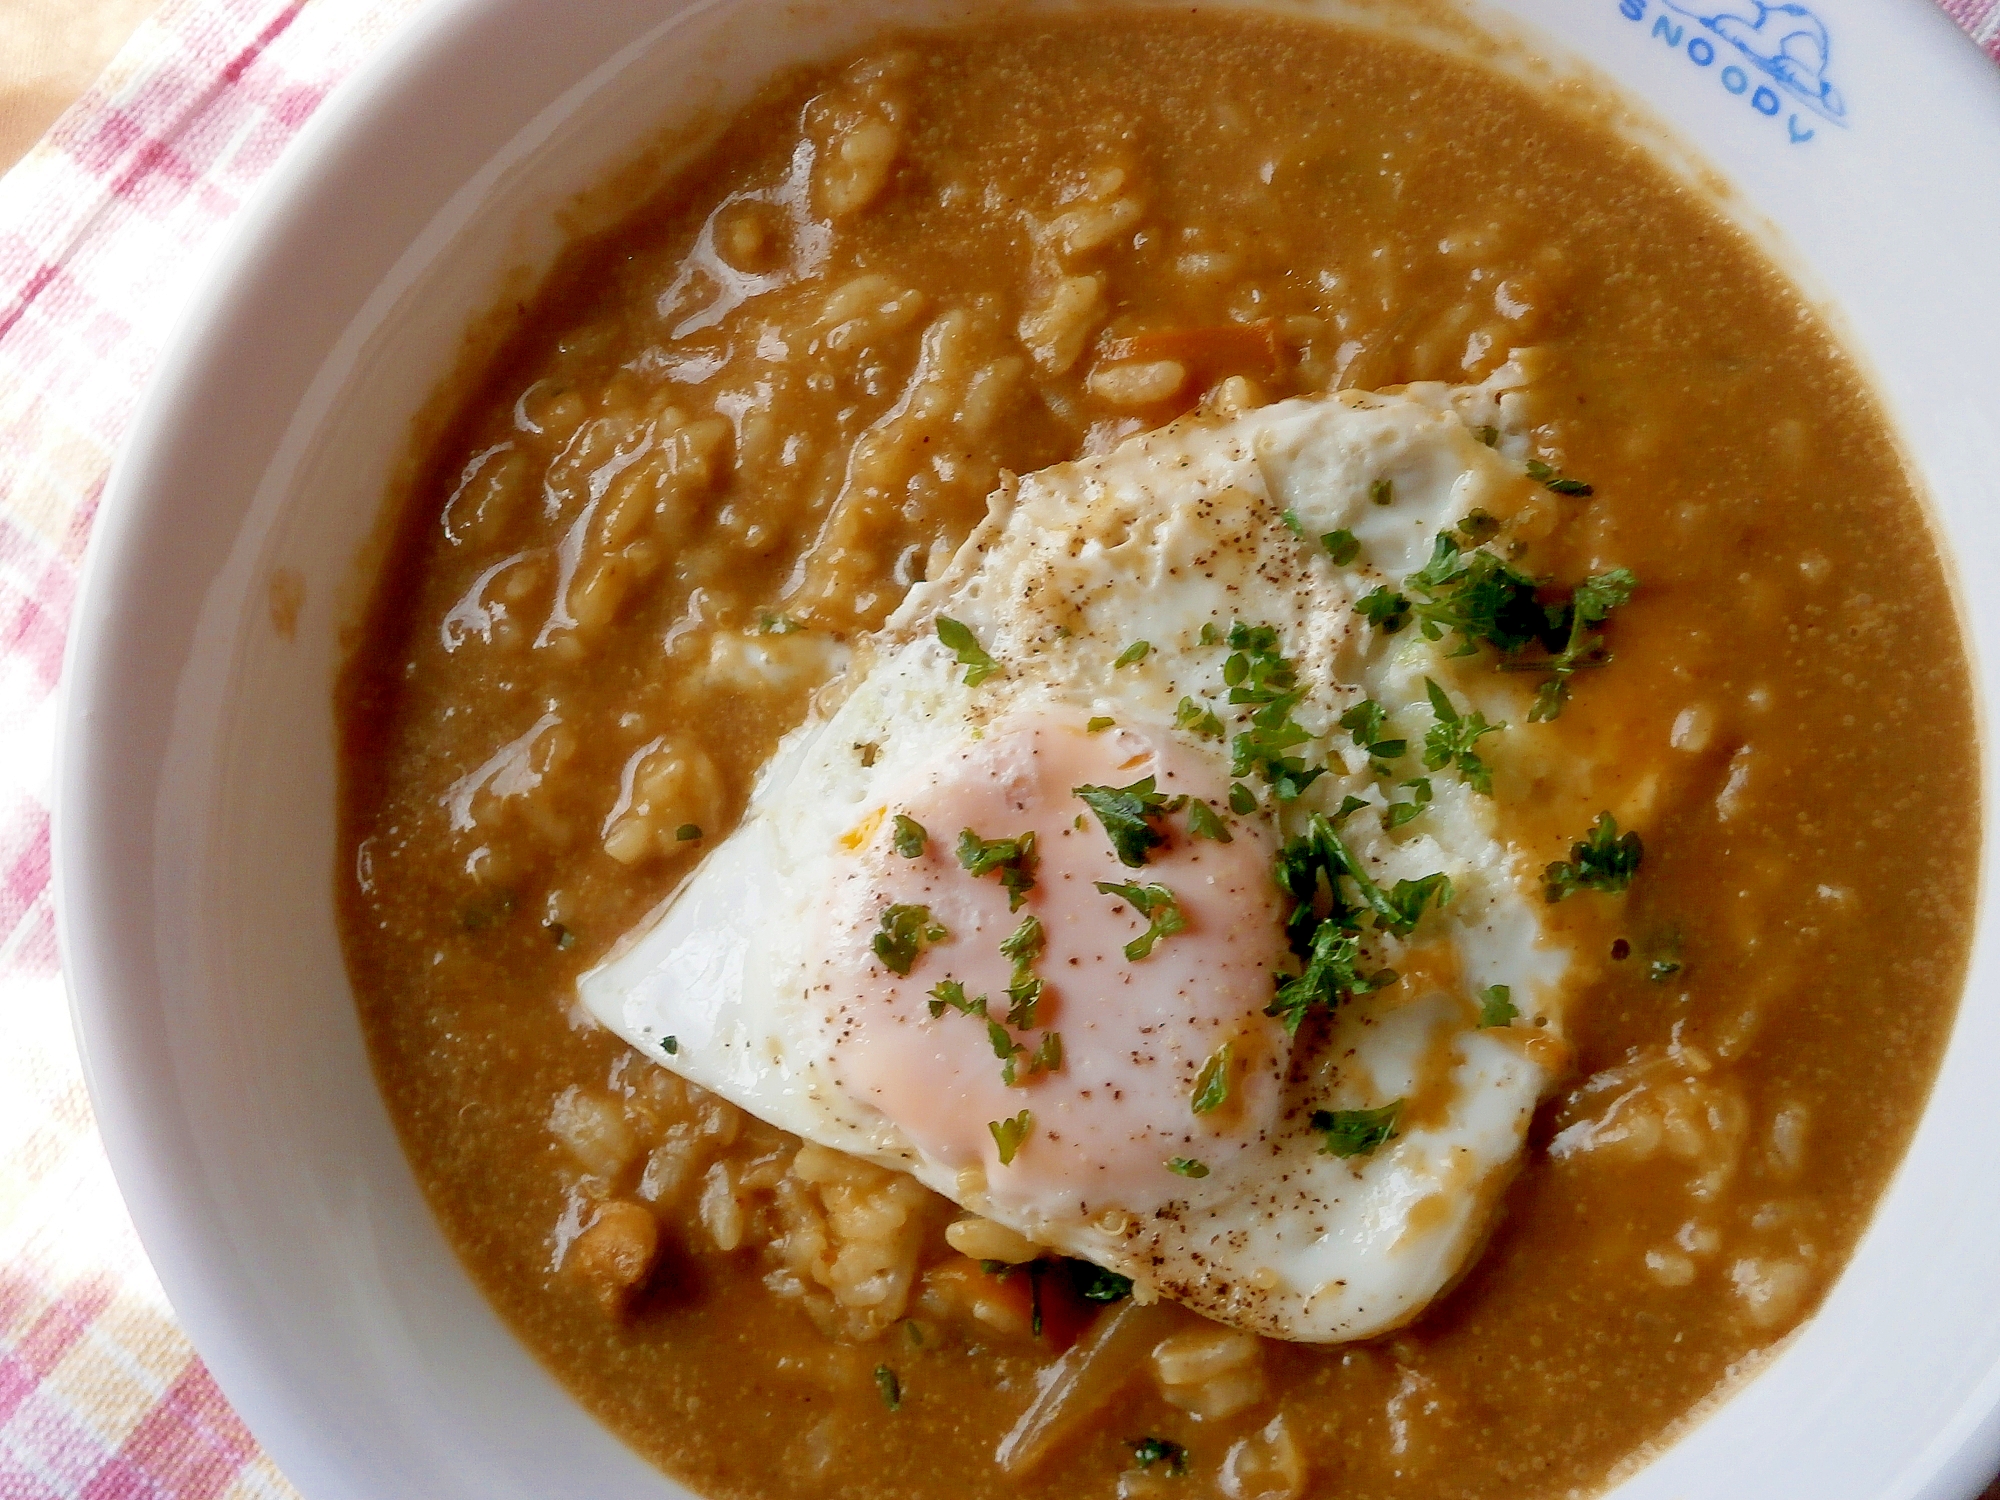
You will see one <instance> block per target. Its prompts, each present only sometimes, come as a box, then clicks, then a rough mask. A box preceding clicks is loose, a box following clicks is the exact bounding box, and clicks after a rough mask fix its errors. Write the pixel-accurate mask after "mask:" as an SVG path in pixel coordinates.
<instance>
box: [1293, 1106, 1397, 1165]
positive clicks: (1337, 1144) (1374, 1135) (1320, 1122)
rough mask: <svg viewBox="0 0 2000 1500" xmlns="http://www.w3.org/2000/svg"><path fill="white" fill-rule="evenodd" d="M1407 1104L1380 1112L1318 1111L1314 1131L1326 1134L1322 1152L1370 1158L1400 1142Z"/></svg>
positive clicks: (1383, 1107)
mask: <svg viewBox="0 0 2000 1500" xmlns="http://www.w3.org/2000/svg"><path fill="white" fill-rule="evenodd" d="M1402 1113H1403V1101H1402V1100H1401V1099H1398V1100H1396V1102H1395V1103H1393V1104H1385V1105H1383V1106H1382V1107H1381V1108H1380V1109H1316V1110H1314V1111H1313V1114H1312V1128H1313V1129H1314V1130H1319V1131H1323V1132H1325V1134H1326V1144H1325V1145H1324V1146H1323V1147H1321V1148H1320V1149H1321V1151H1322V1152H1324V1154H1326V1155H1328V1156H1368V1155H1370V1154H1372V1153H1373V1152H1374V1150H1375V1149H1376V1147H1378V1146H1382V1145H1384V1144H1386V1143H1388V1142H1389V1141H1393V1140H1394V1139H1395V1138H1396V1120H1397V1117H1398V1116H1400V1115H1401V1114H1402Z"/></svg>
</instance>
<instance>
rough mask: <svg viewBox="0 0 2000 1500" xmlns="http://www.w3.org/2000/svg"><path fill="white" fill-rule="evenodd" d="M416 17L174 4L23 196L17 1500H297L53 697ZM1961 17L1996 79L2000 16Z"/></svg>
mask: <svg viewBox="0 0 2000 1500" xmlns="http://www.w3.org/2000/svg"><path fill="white" fill-rule="evenodd" d="M420 3H421V0H168V3H167V4H166V5H165V7H164V8H163V9H162V10H161V11H160V13H159V14H158V15H157V16H156V18H155V19H154V20H153V21H151V22H149V23H148V24H147V25H145V26H144V27H143V28H142V29H141V30H140V32H139V33H138V34H137V35H136V36H135V37H134V38H133V40H132V42H131V44H130V45H129V46H128V47H127V48H126V49H125V50H124V52H122V53H121V54H120V55H119V57H118V59H117V61H116V62H114V63H113V64H112V66H111V68H110V70H109V71H108V72H107V73H106V74H105V75H104V77H103V78H102V79H100V80H99V82H98V83H97V85H96V87H95V88H93V89H92V90H91V92H90V93H89V94H87V95H86V96H85V97H84V98H83V99H82V101H81V102H79V103H78V104H77V105H76V106H75V107H74V108H73V109H72V110H70V112H69V113H68V114H66V115H65V116H64V117H63V118H62V120H61V121H60V122H59V123H58V124H57V126H56V128H55V129H54V130H53V131H51V132H50V134H49V135H48V137H47V138H46V139H45V140H44V141H43V142H42V143H41V145H39V146H38V147H36V149H35V150H34V151H33V152H32V153H30V154H29V155H28V156H27V157H26V158H25V159H24V160H22V162H21V163H20V164H19V165H18V166H16V167H15V168H14V169H13V170H12V171H11V172H10V173H8V174H7V175H6V176H5V177H4V178H0V1038H4V1040H0V1500H212V1497H226V1500H265V1497H271V1500H276V1497H286V1496H291V1495H292V1494H293V1493H294V1492H293V1491H292V1489H291V1487H290V1486H289V1485H288V1484H287V1483H286V1482H285V1479H284V1477H283V1476H282V1475H281V1474H280V1473H279V1472H278V1470H277V1469H276V1468H275V1467H274V1466H273V1465H272V1463H271V1462H270V1460H269V1459H268V1458H266V1457H265V1456H264V1455H263V1454H262V1453H261V1452H260V1451H259V1449H258V1447H257V1445H256V1443H255V1442H254V1441H253V1440H252V1439H251V1437H250V1435H249V1433H248V1432H246V1431H245V1430H244V1428H243V1425H242V1424H241V1423H240V1422H239V1421H238V1420H237V1418H236V1416H235V1414H234V1413H233V1412H231V1411H230V1409H229V1406H228V1404H227V1403H226V1402H224V1400H223V1399H222V1397H221V1395H220V1393H219V1392H218V1391H217V1390H216V1388H215V1385H214V1383H213V1382H212V1381H211V1380H210V1379H209V1376H208V1373H207V1371H206V1370H205V1369H204V1368H203V1367H202V1364H201V1361H200V1360H198V1359H196V1358H195V1356H194V1353H193V1351H192V1350H191V1349H190V1348H189V1346H188V1342H187V1340H186V1338H185V1337H184V1336H183V1335H182V1333H181V1331H180V1329H179V1328H178V1327H177V1326H176V1324H175V1322H174V1316H173V1312H172V1310H171V1309H170V1308H169V1307H168V1306H167V1304H166V1300H165V1298H164V1297H163V1296H162V1295H161V1292H160V1287H159V1284H158V1282H157V1281H155V1280H154V1278H153V1275H152V1272H151V1270H150V1269H149V1268H148V1266H147V1264H146V1258H145V1256H144V1255H143V1254H142V1253H141V1251H140V1249H139V1244H138V1240H137V1239H136V1238H135V1237H134V1235H133V1232H132V1226H131V1224H130V1223H129V1221H128V1220H127V1219H126V1217H125V1211H124V1208H123V1206H122V1204H121V1203H120V1201H119V1198H118V1192H117V1189H116V1188H115V1187H114V1186H113V1184H112V1181H111V1174H110V1171H109V1169H108V1167H107V1166H106V1164H105V1160H104V1154H103V1151H102V1150H101V1148H100V1147H99V1145H98V1140H97V1135H96V1131H95V1130H94V1128H93V1126H92V1123H91V1116H90V1106H89V1103H88V1101H87V1100H86V1098H85V1095H84V1088H83V1079H82V1075H81V1072H80V1070H79V1068H78V1065H77V1058H76V1052H75V1047H74V1044H73V1042H72V1040H71V1035H70V1025H69V1013H68V1008H67V1005H66V1004H65V1001H64V997H63V991H62V983H61V979H60V976H59V974H58V969H57V954H56V941H55V926H54V917H53V912H52V907H51V900H50V891H49V802H50V795H51V791H52V785H51V783H52V779H53V763H52V760H53V758H52V751H53V746H54V734H55V720H56V710H57V703H56V694H55V688H56V679H57V675H58V672H59V670H60V667H61V663H62V650H63V637H64V632H65V629H66V628H67V625H68V621H69V613H70V605H71V601H72V599H73V597H74V594H75V590H76V577H77V565H78V563H79V561H80V559H81V557H82V554H83V548H84V542H85V539H86V538H87V537H88V535H89V532H90V523H91V518H92V516H93V515H94V514H95V512H96V508H97V501H98V496H99V494H100V493H101V492H102V490H103V486H104V476H105V473H106V470H107V469H108V468H109V466H110V463H111V458H112V454H113V453H114V452H115V451H116V449H117V447H118V443H119V440H120V438H121V436H122V434H123V433H124V431H125V427H126V424H127V423H128V422H129V421H130V419H131V415H132V411H133V408H134V405H135V403H136V401H137V399H138V396H139V392H140V389H141V387H142V386H143V385H144V383H145V380H146V377H147V375H148V373H149V372H150V371H151V369H152V367H153V363H154V361H155V359H156V358H157V357H158V355H159V352H160V348H161V344H162V341H163V339H164V337H165V336H166V334H167V332H168V330H169V328H170V327H171V325H172V323H173V321H174V318H175V315H176V313H177V311H178V309H179V308H180V306H181V305H182V303H183V301H184V300H185V298H186V296H187V293H188V291H189V290H190V288H192V287H193V286H194V284H195V283H196V281H197V280H198V279H199V277H200V274H201V270H202V266H203V264H204V262H205V261H206V260H207V258H208V256H209V255H210V254H211V253H212V252H213V250H214V248H215V247H216V245H217V244H218V243H219V241H220V240H221V239H222V237H223V235H224V234H225V233H226V231H227V229H228V226H229V223H230V220H231V218H232V217H233V215H234V214H235V212H236V209H237V207H238V205H240V204H241V203H242V201H243V199H244V196H245V195H246V194H247V193H248V192H249V190H250V189H251V188H252V187H253V186H255V184H256V183H257V181H258V180H259V179H260V178H261V177H262V176H263V174H264V173H265V172H266V171H268V170H269V168H270V166H271V163H272V161H273V160H274V159H275V158H276V157H277V155H278V153H279V152H280V151H281V150H282V149H283V147H284V145H285V143H286V142H287V141H288V140H290V139H291V137H292V135H293V134H294V132H296V131H297V130H298V128H299V126H300V125H301V124H302V123H303V122H304V121H305V119H306V118H307V116H309V115H310V114H311V113H312V112H313V110H314V109H315V108H316V107H317V106H318V105H319V103H320V101H321V100H322V99H323V98H324V97H325V96H326V94H327V91H328V90H329V89H331V88H332V87H333V85H334V84H336V83H337V82H339V81H340V79H341V78H343V77H345V76H346V75H347V74H348V73H349V72H350V71H352V70H353V68H354V67H355V65H356V64H358V63H359V62H360V61H361V60H362V59H363V58H365V57H366V56H367V55H368V54H369V52H370V51H371V50H372V49H373V48H375V47H376V46H377V45H379V44H380V43H381V41H382V39H383V38H384V37H385V36H387V35H388V34H389V33H390V32H391V31H392V30H393V29H394V28H395V26H396V25H397V23H398V22H399V21H401V20H402V19H403V18H404V17H405V16H406V15H408V14H409V13H410V12H411V11H413V10H414V9H415V8H416V7H417V5H418V4H420ZM584 3H587V0H584ZM1939 3H1940V4H1941V5H1942V6H1943V8H1944V9H1945V10H1946V11H1947V12H1948V13H1949V14H1950V15H1951V16H1952V17H1953V19H1955V20H1956V21H1957V22H1958V23H1959V24H1960V25H1961V26H1963V27H1964V28H1965V30H1966V31H1967V32H1968V33H1970V34H1971V35H1972V37H1973V38H1974V39H1975V40H1977V41H1978V42H1979V43H1980V44H1981V45H1982V46H1984V47H1985V48H1986V49H1987V50H1988V51H1989V52H1991V53H1992V54H1993V55H1994V57H1995V58H1996V60H2000V0H1939ZM1988 1493H1989V1497H1993V1500H2000V1485H1996V1487H1995V1489H1994V1490H1992V1491H1989V1492H1988ZM384 1500H390V1497H384ZM395 1500H401V1497H395Z"/></svg>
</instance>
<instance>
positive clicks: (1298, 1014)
mask: <svg viewBox="0 0 2000 1500" xmlns="http://www.w3.org/2000/svg"><path fill="white" fill-rule="evenodd" d="M1361 958H1362V955H1361V943H1360V941H1359V940H1358V939H1357V938H1356V937H1355V936H1354V934H1353V933H1351V932H1346V931H1343V930H1342V928H1341V926H1340V924H1339V923H1338V922H1331V921H1328V922H1321V923H1320V924H1319V927H1318V929H1317V930H1316V931H1315V932H1314V933H1313V936H1312V946H1311V949H1310V951H1309V952H1308V954H1307V956H1306V964H1305V968H1304V970H1303V971H1302V972H1300V973H1299V974H1297V975H1293V976H1283V975H1281V976H1279V980H1278V993H1277V994H1276V995H1275V996H1274V997H1273V998H1272V1000H1271V1003H1270V1004H1269V1005H1267V1006H1265V1007H1264V1014H1265V1015H1267V1016H1276V1017H1277V1018H1278V1019H1279V1020H1280V1021H1282V1022H1284V1025H1285V1030H1286V1032H1287V1033H1288V1034H1290V1035H1294V1036H1296V1035H1297V1034H1298V1029H1299V1025H1300V1023H1301V1022H1303V1021H1304V1020H1305V1018H1306V1016H1307V1015H1308V1014H1310V1013H1311V1012H1312V1010H1313V1009H1314V1008H1315V1007H1317V1008H1320V1009H1323V1010H1327V1011H1332V1010H1335V1009H1338V1008H1339V1006H1340V1004H1341V1002H1342V1001H1344V1000H1346V999H1347V998H1348V996H1350V995H1365V994H1367V993H1368V992H1369V991H1370V990H1379V989H1384V988H1386V987H1387V986H1389V985H1392V984H1394V983H1395V982H1396V979H1397V974H1396V971H1395V970H1394V969H1377V970H1375V971H1374V972H1373V973H1372V974H1364V973H1363V972H1362V970H1361Z"/></svg>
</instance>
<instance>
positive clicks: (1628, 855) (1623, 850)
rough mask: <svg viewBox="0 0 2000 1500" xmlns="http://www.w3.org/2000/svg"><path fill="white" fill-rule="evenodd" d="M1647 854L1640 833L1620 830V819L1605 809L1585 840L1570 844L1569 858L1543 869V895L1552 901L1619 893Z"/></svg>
mask: <svg viewBox="0 0 2000 1500" xmlns="http://www.w3.org/2000/svg"><path fill="white" fill-rule="evenodd" d="M1645 854H1646V849H1645V845H1643V844H1642V843H1640V842H1639V835H1638V834H1636V833H1629V832H1628V833H1624V834H1621V833H1619V831H1618V820H1617V819H1616V818H1614V817H1612V816H1611V814H1610V813H1608V812H1601V813H1599V814H1598V815H1597V821H1596V822H1594V823H1592V824H1591V825H1590V832H1589V833H1587V834H1585V835H1584V836H1583V839H1582V841H1581V842H1579V843H1575V844H1571V845H1570V846H1569V858H1568V859H1559V860H1555V861H1554V862H1552V863H1551V864H1550V865H1549V867H1548V868H1547V869H1545V870H1543V871H1542V894H1543V895H1545V896H1546V897H1548V899H1549V900H1550V901H1552V902H1553V901H1560V900H1562V899H1563V897H1565V896H1570V895H1574V894H1575V893H1576V892H1578V891H1605V892H1609V893H1613V894H1615V893H1617V892H1619V891H1622V890H1624V889H1625V888H1626V887H1627V886H1629V885H1631V883H1632V876H1633V875H1634V873H1636V872H1637V870H1638V868H1639V861H1640V860H1641V859H1643V858H1645Z"/></svg>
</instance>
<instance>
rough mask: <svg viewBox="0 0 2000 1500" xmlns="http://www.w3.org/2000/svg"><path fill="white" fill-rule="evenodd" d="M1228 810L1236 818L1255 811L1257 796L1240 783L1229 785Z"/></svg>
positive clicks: (1235, 782)
mask: <svg viewBox="0 0 2000 1500" xmlns="http://www.w3.org/2000/svg"><path fill="white" fill-rule="evenodd" d="M1229 810H1230V811H1231V812H1233V813H1235V814H1236V815H1237V816H1238V817H1242V816H1244V815H1245V814H1247V813H1253V812H1255V811H1256V810H1257V794H1256V793H1255V792H1253V791H1251V790H1250V788H1249V787H1247V786H1245V785H1244V784H1243V783H1242V782H1240V781H1232V782H1231V783H1230V784H1229Z"/></svg>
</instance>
